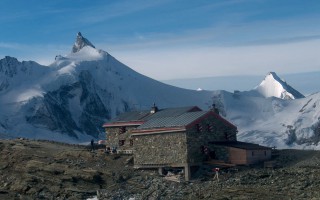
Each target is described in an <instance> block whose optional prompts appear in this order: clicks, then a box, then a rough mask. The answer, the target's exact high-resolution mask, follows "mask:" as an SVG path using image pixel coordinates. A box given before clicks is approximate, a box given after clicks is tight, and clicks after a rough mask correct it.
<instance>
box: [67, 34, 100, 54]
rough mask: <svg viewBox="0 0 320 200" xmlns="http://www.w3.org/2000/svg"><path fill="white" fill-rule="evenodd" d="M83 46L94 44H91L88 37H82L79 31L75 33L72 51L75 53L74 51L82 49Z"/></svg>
mask: <svg viewBox="0 0 320 200" xmlns="http://www.w3.org/2000/svg"><path fill="white" fill-rule="evenodd" d="M85 46H90V47H93V48H95V46H93V44H92V43H91V42H90V41H89V40H88V39H86V38H85V37H83V36H82V35H81V33H80V32H79V33H78V35H77V39H76V42H75V43H74V45H73V47H72V53H76V52H78V51H80V49H82V48H83V47H85Z"/></svg>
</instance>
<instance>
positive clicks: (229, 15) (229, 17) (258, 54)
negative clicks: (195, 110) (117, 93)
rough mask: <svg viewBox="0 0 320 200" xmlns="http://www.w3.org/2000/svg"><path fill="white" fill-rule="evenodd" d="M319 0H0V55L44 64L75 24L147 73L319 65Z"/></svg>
mask: <svg viewBox="0 0 320 200" xmlns="http://www.w3.org/2000/svg"><path fill="white" fill-rule="evenodd" d="M319 11H320V1H319V0H211V1H209V0H197V1H194V0H193V1H191V0H161V1H158V0H153V1H147V0H127V1H122V0H117V1H116V0H114V1H111V0H109V1H105V0H93V1H88V0H77V1H76V0H74V1H71V0H55V1H43V0H28V1H25V0H1V1H0V24H1V31H0V57H4V56H5V55H10V56H14V57H17V58H18V59H19V60H35V61H37V62H39V63H41V64H50V63H51V62H53V60H54V57H55V55H57V54H62V55H64V54H68V53H69V52H70V51H71V47H72V45H73V43H74V41H75V37H76V34H77V32H78V31H81V32H82V34H83V35H84V36H85V37H86V38H88V39H89V40H90V41H91V42H92V43H93V44H94V45H95V46H96V47H97V48H99V49H103V50H106V51H108V52H109V53H111V54H112V55H113V56H114V57H116V58H118V59H119V60H120V61H122V62H124V63H125V64H127V65H128V66H130V67H131V68H133V69H134V70H136V71H138V72H140V73H142V74H145V75H147V76H150V77H152V78H155V79H160V80H163V79H174V78H194V77H208V76H228V75H232V76H234V75H261V74H266V73H267V72H269V71H276V72H278V73H299V72H310V71H319V70H320V56H319V52H320V12H319Z"/></svg>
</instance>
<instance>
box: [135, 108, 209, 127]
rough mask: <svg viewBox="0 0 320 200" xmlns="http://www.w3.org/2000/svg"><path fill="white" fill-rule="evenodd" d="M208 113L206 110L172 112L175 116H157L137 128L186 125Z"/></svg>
mask: <svg viewBox="0 0 320 200" xmlns="http://www.w3.org/2000/svg"><path fill="white" fill-rule="evenodd" d="M206 113H207V112H206V111H197V112H186V113H182V114H180V115H176V114H174V113H172V114H173V116H170V115H169V116H167V115H160V116H155V117H153V118H151V119H150V120H148V121H146V122H145V123H144V124H142V125H140V126H139V127H138V128H137V130H139V129H140V130H141V129H151V128H152V129H153V128H169V127H180V126H186V125H188V124H190V123H191V122H193V121H195V120H196V119H198V118H199V117H201V116H203V115H205V114H206ZM162 116H164V117H162Z"/></svg>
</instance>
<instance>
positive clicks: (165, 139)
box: [132, 132, 187, 166]
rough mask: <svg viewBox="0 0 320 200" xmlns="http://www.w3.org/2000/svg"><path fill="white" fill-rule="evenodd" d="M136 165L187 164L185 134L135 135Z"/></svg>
mask: <svg viewBox="0 0 320 200" xmlns="http://www.w3.org/2000/svg"><path fill="white" fill-rule="evenodd" d="M132 137H133V139H134V141H133V142H134V165H136V166H140V165H150V166H151V165H167V166H170V165H180V164H185V163H187V141H186V134H185V132H172V133H159V134H148V135H133V136H132Z"/></svg>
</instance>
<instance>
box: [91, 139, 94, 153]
mask: <svg viewBox="0 0 320 200" xmlns="http://www.w3.org/2000/svg"><path fill="white" fill-rule="evenodd" d="M91 151H94V141H93V139H92V140H91Z"/></svg>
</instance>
